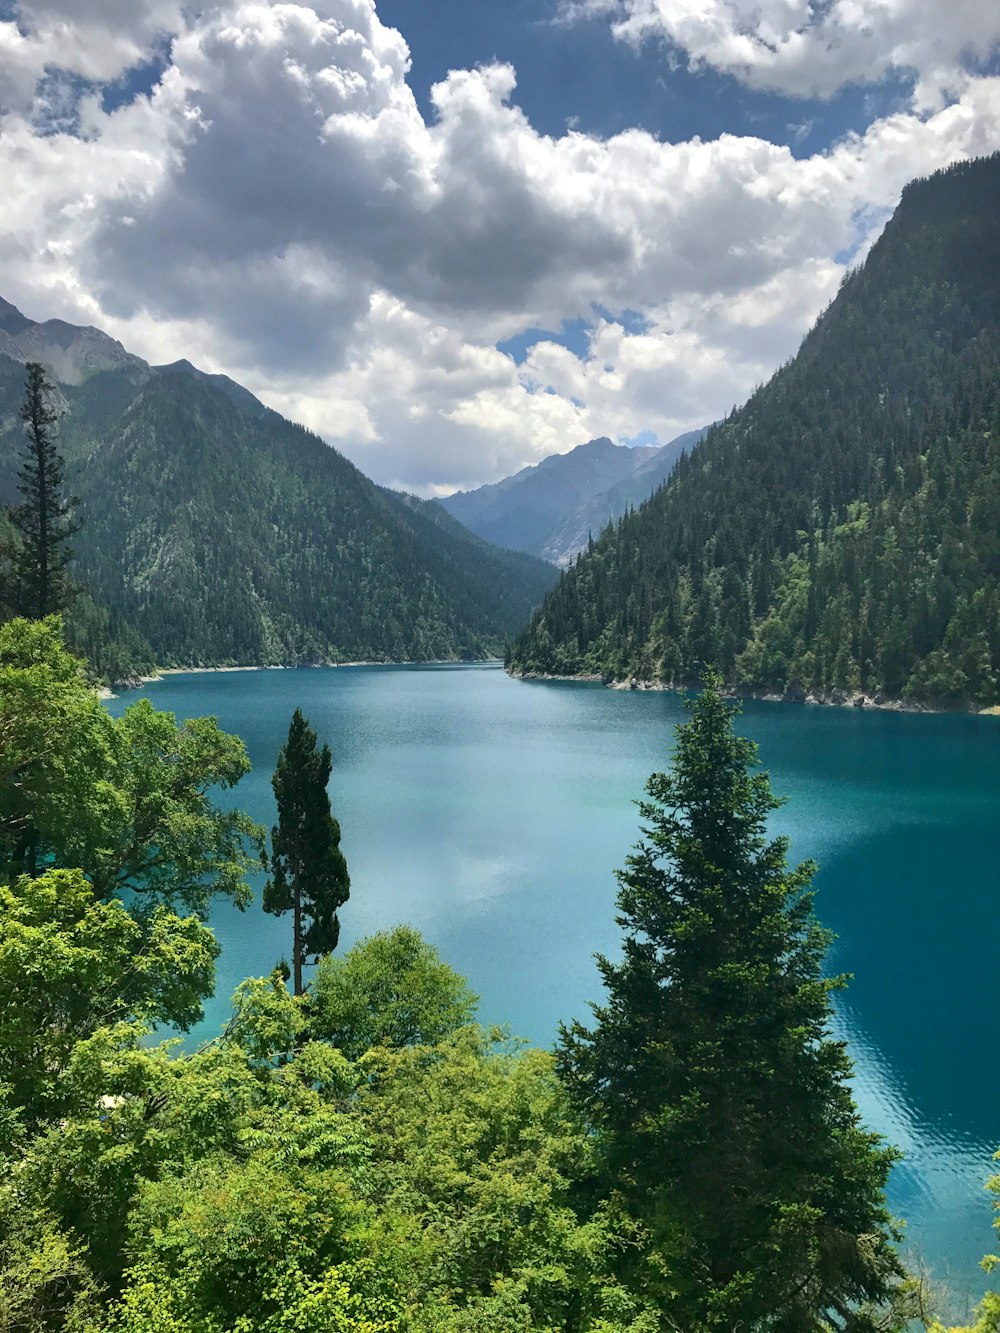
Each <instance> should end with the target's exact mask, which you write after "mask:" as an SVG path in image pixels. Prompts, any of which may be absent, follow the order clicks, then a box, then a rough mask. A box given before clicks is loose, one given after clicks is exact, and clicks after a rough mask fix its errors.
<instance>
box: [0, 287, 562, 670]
mask: <svg viewBox="0 0 1000 1333" xmlns="http://www.w3.org/2000/svg"><path fill="white" fill-rule="evenodd" d="M0 324H2V331H0V501H2V502H5V503H10V502H11V501H12V500H13V499H14V498H15V495H16V467H15V461H14V455H15V447H16V441H17V438H18V435H19V431H20V423H19V421H18V419H17V410H18V407H19V405H20V402H21V399H22V397H23V382H24V373H23V362H25V361H27V360H35V359H39V360H42V361H43V362H44V363H46V364H47V365H48V366H49V368H50V370H51V372H52V374H53V376H54V378H55V379H56V380H57V381H58V394H59V398H60V401H61V406H62V407H63V409H64V414H63V416H62V418H61V420H60V423H59V441H60V450H61V452H62V453H63V455H64V457H65V459H66V474H67V487H68V489H69V490H70V491H72V492H74V493H75V494H76V495H77V496H78V497H79V510H78V513H79V516H80V518H81V519H82V520H83V527H82V529H81V531H80V532H79V534H78V535H77V536H76V537H75V539H74V547H75V553H76V560H75V569H74V572H75V574H76V577H77V578H78V579H79V580H80V582H82V583H83V584H85V585H86V586H87V587H88V588H89V589H90V590H91V592H92V593H93V597H94V600H95V601H96V603H97V604H98V605H99V606H100V607H101V608H104V610H103V611H102V612H100V613H96V615H97V618H96V619H95V613H90V612H88V617H87V619H88V624H89V626H90V632H91V634H92V635H94V634H98V632H99V630H100V623H99V621H100V615H104V614H107V615H110V616H111V617H116V618H117V619H118V621H119V622H120V623H121V624H127V625H129V626H132V627H135V628H136V629H137V630H138V631H140V632H141V634H142V635H145V637H146V639H147V640H148V641H149V644H151V645H152V649H153V651H154V652H155V654H156V659H157V660H158V661H159V662H160V664H161V665H165V666H166V665H185V666H190V665H199V664H248V665H249V664H253V663H265V662H282V663H290V664H294V663H311V662H322V661H355V660H377V661H383V660H384V661H404V660H431V659H434V660H439V659H443V660H452V659H473V658H482V657H485V656H489V655H493V654H496V653H497V652H498V651H502V648H503V644H504V641H505V638H506V637H507V636H509V635H510V634H511V633H512V632H513V631H514V630H515V629H516V628H517V627H518V625H520V624H521V623H523V621H524V619H525V617H526V616H527V615H528V614H530V612H531V610H532V608H533V607H534V606H535V605H537V603H538V602H539V601H540V599H541V596H542V594H543V593H544V592H545V591H546V589H547V588H548V587H549V586H550V585H551V582H552V580H553V578H554V577H555V574H554V571H553V570H552V568H551V566H549V565H546V564H544V563H543V562H542V561H540V560H536V559H533V558H532V557H530V556H527V555H524V554H520V553H514V552H511V551H501V550H497V549H495V548H494V547H491V546H489V545H488V544H487V543H485V542H483V541H481V540H480V539H479V538H477V537H475V536H474V535H472V534H470V533H468V532H466V531H465V530H464V529H462V528H461V527H460V526H459V525H458V524H456V523H454V522H453V521H452V520H450V519H447V518H446V516H445V515H443V514H442V515H440V518H445V519H446V521H445V522H444V523H442V522H440V521H439V511H438V509H437V507H436V506H433V505H431V504H429V502H424V501H416V500H414V499H413V497H408V496H402V495H398V494H396V493H394V492H391V491H386V490H384V489H381V488H379V487H377V486H376V485H375V484H374V483H373V482H371V481H369V480H368V478H366V477H365V476H364V475H363V474H362V473H361V472H359V471H358V469H357V468H356V467H354V465H353V464H352V463H350V462H348V460H347V459H346V458H344V457H343V456H342V455H340V454H339V453H337V451H336V450H334V449H332V448H330V447H329V446H328V445H326V444H325V443H324V442H323V441H322V440H320V439H319V438H318V437H316V436H315V435H312V434H310V432H309V431H307V430H304V429H303V428H302V427H301V426H296V425H293V424H292V423H291V422H289V421H286V420H285V419H284V418H283V417H281V416H279V415H278V414H277V413H276V412H273V411H271V410H269V409H268V408H266V407H265V406H264V405H263V404H262V403H260V402H259V401H258V400H257V399H256V398H255V397H254V396H253V395H252V394H251V393H250V392H249V391H248V390H246V389H244V388H243V387H242V386H240V385H238V384H236V383H235V382H234V381H232V380H230V379H228V378H227V377H226V376H223V375H209V374H206V373H204V372H202V371H199V370H198V369H197V368H196V367H194V366H192V365H191V364H190V363H189V362H186V361H179V362H175V363H174V364H172V365H169V366H160V367H155V366H150V365H148V364H147V363H146V362H145V361H143V360H141V359H140V358H139V357H135V356H132V355H131V354H130V353H128V352H126V351H125V349H124V348H123V347H122V346H121V344H119V343H117V342H115V340H114V339H112V338H109V337H108V336H107V335H106V334H103V333H101V332H100V331H99V330H97V329H89V328H76V327H75V326H73V325H69V324H64V323H62V321H56V320H50V321H48V322H47V323H44V324H37V323H34V322H33V321H31V320H28V319H27V318H26V317H25V316H24V315H22V314H21V312H20V311H18V310H16V309H15V308H14V307H13V306H10V305H9V304H7V303H3V304H0Z"/></svg>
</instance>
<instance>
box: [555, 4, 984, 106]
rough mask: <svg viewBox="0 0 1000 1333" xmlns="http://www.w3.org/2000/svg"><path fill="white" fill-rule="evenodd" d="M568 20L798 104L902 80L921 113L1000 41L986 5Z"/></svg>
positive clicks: (693, 9)
mask: <svg viewBox="0 0 1000 1333" xmlns="http://www.w3.org/2000/svg"><path fill="white" fill-rule="evenodd" d="M563 12H564V14H566V15H567V16H569V17H572V16H573V15H575V14H577V15H578V14H591V15H606V16H609V17H610V19H611V23H612V27H613V31H614V33H615V35H616V36H618V37H620V38H623V39H625V40H630V41H642V40H644V39H646V38H648V37H658V38H662V39H664V40H665V41H666V42H667V43H668V44H669V46H670V48H671V49H672V50H673V51H674V52H675V53H680V54H682V55H683V56H686V57H687V60H688V62H689V63H690V64H691V66H692V67H693V68H698V67H701V66H710V67H711V68H712V69H716V70H720V71H724V72H725V73H727V74H733V75H735V76H736V77H737V78H739V79H742V80H743V81H744V82H745V83H747V84H749V85H750V86H751V87H754V88H762V89H771V90H774V91H777V92H781V93H786V94H789V95H790V96H794V97H830V96H832V95H833V94H834V93H835V92H837V91H838V89H840V88H842V87H843V86H844V85H845V84H849V83H873V82H877V81H878V80H879V79H881V78H883V77H884V76H885V75H886V74H889V73H890V72H903V73H905V74H909V75H912V76H913V77H914V78H915V79H916V81H917V87H916V100H917V103H918V105H921V106H931V105H939V104H940V101H941V98H942V96H943V95H944V94H946V93H948V92H954V91H956V90H958V89H959V88H960V87H961V86H963V85H964V83H965V79H966V72H967V71H968V70H969V69H970V67H971V68H975V67H976V66H977V65H981V64H982V63H983V62H985V61H987V60H988V59H989V58H990V57H991V56H992V55H993V54H995V52H996V50H997V46H998V43H1000V8H998V7H997V6H996V5H995V4H992V3H989V0H948V2H947V3H946V4H942V3H941V0H832V3H831V2H829V0H569V3H567V4H566V5H565V6H564V11H563Z"/></svg>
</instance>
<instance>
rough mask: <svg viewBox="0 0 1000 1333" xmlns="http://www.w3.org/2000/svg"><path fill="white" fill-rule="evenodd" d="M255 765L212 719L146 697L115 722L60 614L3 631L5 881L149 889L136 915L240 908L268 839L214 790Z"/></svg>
mask: <svg viewBox="0 0 1000 1333" xmlns="http://www.w3.org/2000/svg"><path fill="white" fill-rule="evenodd" d="M249 766H250V765H249V761H248V759H247V757H246V750H245V748H244V746H243V743H242V741H240V740H239V739H238V738H237V737H235V736H229V735H227V734H226V733H225V732H223V731H220V730H219V728H218V726H217V724H216V722H215V720H214V719H213V718H196V719H193V720H191V721H187V722H184V723H182V724H180V725H178V724H177V723H176V721H175V720H174V717H173V715H172V714H170V713H161V712H157V711H156V710H155V709H154V708H153V707H152V705H151V704H150V703H149V701H148V700H141V701H140V702H139V703H137V704H135V705H134V706H133V707H131V708H129V709H127V710H126V712H125V713H124V715H123V716H122V717H120V718H112V717H111V716H110V715H109V714H108V713H107V711H106V710H105V709H104V708H103V707H102V706H101V704H100V702H99V700H98V699H97V698H96V696H95V695H94V693H93V691H92V690H91V689H90V688H89V687H88V685H87V683H86V681H85V679H84V677H83V671H82V664H81V663H80V662H79V661H78V660H77V659H76V658H74V657H72V656H71V655H70V654H69V653H67V652H66V650H65V648H64V647H63V645H62V641H61V634H60V626H59V622H58V620H56V619H52V618H50V619H48V620H44V621H38V622H29V621H25V620H14V621H10V622H9V623H8V624H6V625H2V626H0V879H3V878H6V879H8V880H11V879H13V878H14V877H15V876H16V875H18V874H20V873H28V874H32V873H34V872H35V871H36V869H38V868H39V867H48V866H57V867H79V868H81V869H82V870H83V872H84V873H85V874H86V876H87V879H88V880H89V882H90V884H91V886H92V888H93V891H94V894H95V896H97V897H98V898H110V897H112V896H113V895H115V894H120V893H123V892H126V891H128V892H132V893H135V894H138V895H140V897H141V904H140V903H138V902H137V903H135V904H134V908H135V910H136V911H141V912H146V911H149V910H152V909H153V908H154V907H155V906H156V904H157V903H177V904H181V905H183V906H184V907H185V908H186V909H187V910H190V911H195V912H198V913H203V912H204V911H205V910H206V908H207V904H208V901H209V899H210V897H211V896H212V894H214V893H224V894H227V895H229V896H231V897H232V898H234V899H235V901H236V902H237V903H240V904H241V905H242V904H245V903H246V902H247V901H248V899H249V894H250V891H249V887H248V886H247V883H246V875H247V873H248V872H249V871H250V869H251V868H253V867H254V866H255V865H256V864H258V863H259V862H258V861H257V857H258V856H259V853H260V849H261V847H262V841H263V831H262V830H261V829H260V828H259V827H258V826H257V825H256V824H255V823H254V822H253V821H252V820H250V819H249V818H248V817H247V816H246V815H245V814H243V812H242V811H239V810H221V809H219V808H218V807H217V806H216V805H215V804H214V802H213V800H212V799H211V797H210V795H209V792H210V790H211V789H212V788H214V787H218V786H221V787H224V788H225V787H232V786H233V785H235V783H237V782H238V781H239V780H240V778H241V777H242V776H243V774H244V773H246V772H247V771H248V769H249Z"/></svg>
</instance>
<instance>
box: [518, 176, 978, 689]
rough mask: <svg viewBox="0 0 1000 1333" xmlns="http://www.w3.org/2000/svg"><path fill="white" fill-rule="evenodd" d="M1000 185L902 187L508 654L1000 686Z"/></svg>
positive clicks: (767, 679) (563, 668) (767, 678)
mask: <svg viewBox="0 0 1000 1333" xmlns="http://www.w3.org/2000/svg"><path fill="white" fill-rule="evenodd" d="M998 196H1000V155H998V154H994V155H993V156H992V157H989V158H983V159H979V160H977V161H973V162H965V163H961V164H958V165H956V166H953V167H950V168H949V169H948V170H946V171H943V172H939V173H937V174H936V175H934V176H932V177H930V178H928V179H926V180H921V181H916V182H914V183H913V184H911V185H909V186H908V187H907V188H906V190H905V191H904V192H903V197H902V200H901V202H900V204H899V207H898V209H897V211H896V213H895V214H894V216H893V218H892V219H891V221H890V222H889V224H888V225H887V226H886V229H885V231H884V233H883V235H882V236H881V238H880V239H879V240H878V242H877V243H876V244H875V246H874V247H873V248H872V251H871V253H870V255H869V256H868V258H867V259H866V261H865V262H864V264H863V265H862V266H861V267H860V268H858V269H856V270H855V271H853V272H851V273H849V274H848V275H847V277H846V278H845V280H844V282H843V285H842V287H841V290H840V292H839V294H838V295H837V297H836V299H835V300H834V301H833V303H832V304H831V305H830V307H829V308H828V309H827V310H826V312H825V313H824V314H823V315H822V316H821V317H820V319H819V321H818V322H817V324H816V325H815V326H814V328H813V329H812V331H811V332H810V333H809V335H808V336H807V338H806V339H805V341H804V342H803V344H802V347H801V349H800V351H799V353H798V355H797V356H796V357H795V358H794V359H793V360H792V361H791V362H790V363H789V364H788V365H786V366H784V367H783V368H782V369H780V370H779V371H778V372H777V373H776V374H775V375H774V377H773V378H772V379H771V380H770V381H769V382H768V383H767V384H766V385H764V386H763V387H762V388H761V389H759V390H758V391H757V392H756V393H755V394H753V395H752V397H751V398H750V399H749V400H748V402H747V403H746V404H745V405H744V406H743V407H742V408H740V409H739V410H734V411H733V412H732V413H731V415H730V416H729V418H728V419H727V420H726V421H725V422H723V423H722V424H720V425H718V426H716V427H715V428H713V429H712V430H711V431H710V432H709V434H708V436H707V438H706V439H705V440H704V441H703V442H702V443H701V444H699V445H698V446H697V447H696V448H695V449H694V450H693V451H692V452H691V454H690V455H688V456H687V457H686V458H684V459H682V460H681V461H680V463H679V464H678V466H677V468H676V469H675V471H674V473H673V474H672V476H671V477H670V478H669V479H668V481H667V482H666V483H665V484H664V486H663V487H662V488H661V489H660V490H659V491H658V492H657V493H656V494H655V495H654V496H653V498H652V499H651V500H650V501H648V502H647V503H646V504H645V505H643V506H642V507H641V508H639V509H636V510H634V511H633V512H631V513H629V514H627V515H626V516H625V517H624V518H622V519H621V520H620V521H619V522H618V523H617V524H615V525H613V526H612V527H609V528H608V529H607V530H606V531H605V532H604V533H603V534H602V535H601V536H600V537H599V538H597V539H596V540H594V541H592V542H591V544H590V547H589V549H588V550H586V551H584V552H583V553H582V554H581V555H580V557H579V558H578V560H577V562H576V563H575V565H574V566H573V567H572V568H570V569H569V570H568V571H566V573H565V574H564V575H563V577H562V578H561V579H560V582H559V584H558V585H557V587H556V588H555V589H553V591H552V592H551V593H550V594H549V596H548V597H547V598H546V600H545V602H544V603H543V605H542V607H541V608H540V609H539V610H538V611H537V612H536V613H535V615H534V616H533V618H532V620H531V622H530V624H529V626H528V627H526V629H525V630H524V631H523V632H522V633H521V635H520V636H519V637H518V639H517V640H516V641H515V643H514V645H513V647H512V649H511V650H510V652H509V653H508V659H507V660H508V665H509V666H510V668H511V669H512V670H514V671H515V672H517V673H519V674H532V673H541V674H553V675H577V674H592V675H598V676H601V677H603V678H604V679H605V680H607V681H623V680H626V681H627V680H629V679H631V678H635V679H636V680H638V681H649V682H666V683H674V684H679V683H684V682H692V681H695V680H696V679H697V677H698V673H699V671H700V668H701V664H703V663H705V662H712V663H715V664H716V665H718V666H719V668H720V669H721V670H722V672H723V674H724V676H725V678H726V680H727V682H728V683H729V684H731V685H735V686H737V687H739V688H741V689H743V690H746V691H747V692H752V693H760V694H774V695H778V696H780V697H787V698H792V699H803V698H806V697H807V696H809V695H812V696H814V697H818V698H820V699H829V700H832V701H834V702H846V701H847V700H848V699H851V698H854V699H867V700H868V701H870V702H878V703H883V702H888V701H891V700H900V699H903V700H908V701H910V702H912V703H915V704H923V705H927V706H931V707H942V708H948V707H969V708H981V707H988V706H991V705H994V704H996V703H997V702H998V700H1000V276H998V275H1000V262H998V261H1000V215H998V212H997V208H996V200H997V198H998Z"/></svg>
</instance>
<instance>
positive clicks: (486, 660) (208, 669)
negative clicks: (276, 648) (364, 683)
mask: <svg viewBox="0 0 1000 1333" xmlns="http://www.w3.org/2000/svg"><path fill="white" fill-rule="evenodd" d="M502 665H503V658H502V657H480V658H476V659H475V660H474V661H470V662H465V661H462V660H461V659H458V658H454V657H437V658H435V657H431V658H423V657H422V658H407V659H405V660H401V661H392V662H387V661H385V659H384V658H382V659H380V660H378V661H376V660H375V659H370V660H362V661H358V662H308V663H302V664H301V665H299V666H290V665H288V664H287V663H284V662H268V663H262V664H260V665H257V666H180V667H160V668H159V669H158V670H157V671H156V673H155V675H151V676H136V677H135V679H134V680H119V681H115V684H114V686H109V685H100V686H98V689H97V696H98V698H100V699H117V698H118V694H119V692H121V693H124V692H125V691H126V690H139V689H142V687H143V686H144V685H155V684H156V682H157V681H159V680H164V679H165V678H166V677H167V676H207V675H209V674H215V673H217V672H231V671H324V670H328V669H329V670H335V669H336V668H337V667H383V666H384V667H402V666H405V667H409V666H502Z"/></svg>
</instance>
